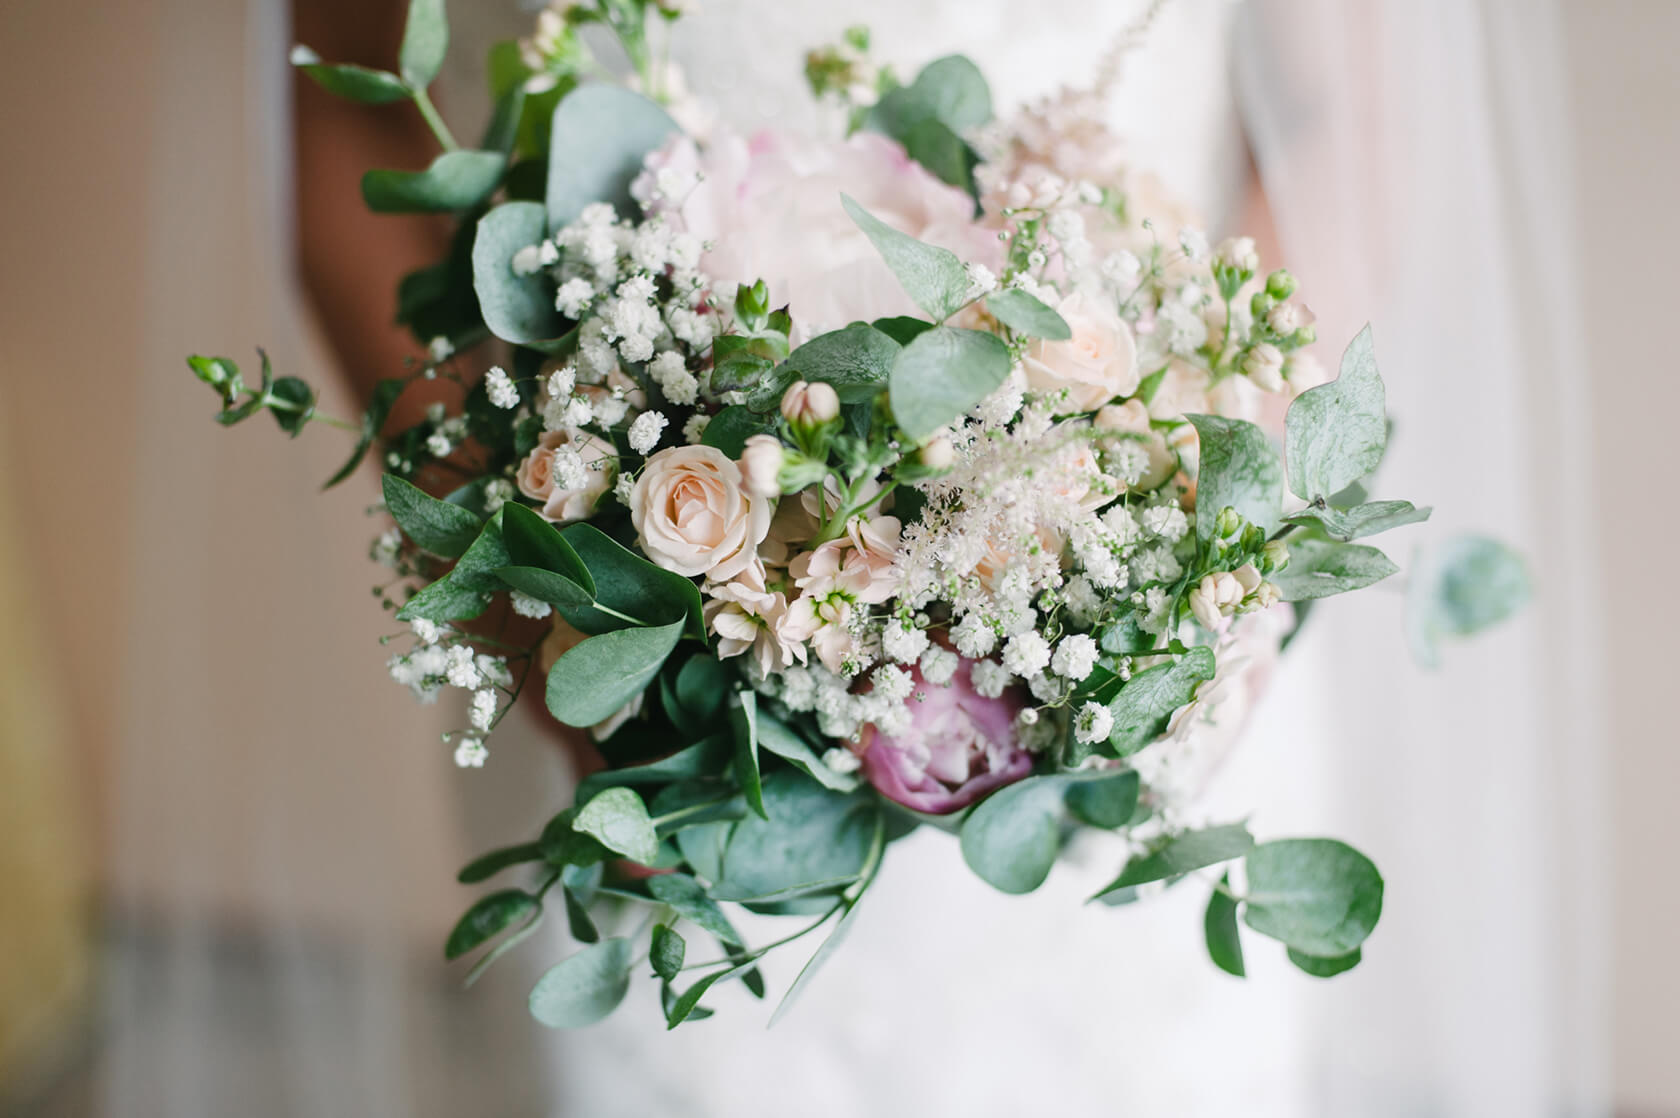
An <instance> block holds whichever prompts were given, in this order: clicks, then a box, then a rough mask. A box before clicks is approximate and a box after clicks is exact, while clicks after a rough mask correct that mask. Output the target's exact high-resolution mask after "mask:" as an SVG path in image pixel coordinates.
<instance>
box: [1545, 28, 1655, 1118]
mask: <svg viewBox="0 0 1680 1118" xmlns="http://www.w3.org/2000/svg"><path fill="white" fill-rule="evenodd" d="M1567 8H1568V13H1569V20H1568V23H1569V30H1570V41H1569V48H1570V51H1571V53H1572V58H1571V71H1572V80H1573V84H1574V92H1575V98H1576V101H1575V121H1574V132H1575V152H1576V158H1577V164H1576V168H1575V172H1576V175H1577V179H1578V183H1579V213H1578V214H1577V215H1576V218H1577V220H1576V229H1577V235H1578V237H1579V240H1580V245H1581V250H1582V260H1583V273H1584V274H1583V275H1582V276H1581V277H1580V283H1579V284H1578V287H1579V289H1580V291H1581V297H1582V307H1583V310H1584V312H1585V314H1586V321H1587V339H1588V342H1589V345H1590V347H1591V348H1590V354H1591V358H1592V365H1591V367H1590V368H1589V369H1584V370H1582V373H1583V375H1585V376H1590V377H1592V378H1593V380H1594V382H1595V384H1596V385H1599V386H1602V387H1600V389H1599V391H1598V392H1596V393H1595V400H1596V403H1597V407H1598V410H1597V413H1596V415H1595V426H1596V436H1597V443H1598V445H1599V446H1600V447H1602V448H1604V451H1605V453H1608V454H1613V455H1615V458H1616V461H1615V462H1614V463H1613V464H1610V465H1607V466H1606V467H1605V471H1606V473H1607V474H1608V475H1609V476H1615V477H1623V478H1627V479H1629V482H1630V483H1629V484H1627V485H1623V486H1618V487H1615V488H1613V489H1610V490H1609V491H1607V492H1605V493H1602V494H1600V495H1599V503H1598V506H1597V507H1596V508H1595V509H1592V510H1591V514H1592V516H1591V519H1590V520H1582V519H1580V518H1579V517H1578V516H1576V515H1574V514H1573V513H1572V511H1570V510H1563V511H1562V513H1561V515H1560V517H1559V524H1558V527H1559V530H1561V531H1570V530H1583V529H1586V528H1588V527H1589V526H1591V527H1595V528H1596V529H1597V531H1598V532H1599V533H1600V535H1601V538H1602V539H1603V540H1604V541H1605V542H1604V553H1605V556H1606V564H1605V572H1606V574H1607V575H1608V576H1609V580H1610V582H1609V587H1608V593H1607V600H1606V602H1605V605H1604V609H1605V615H1606V618H1607V621H1608V626H1607V628H1608V635H1609V639H1610V645H1611V660H1612V663H1611V671H1610V675H1609V678H1610V687H1611V691H1610V695H1609V699H1610V710H1611V711H1612V715H1611V727H1610V740H1611V741H1612V742H1613V747H1614V750H1615V753H1614V756H1613V758H1612V787H1613V797H1614V802H1613V807H1612V813H1611V817H1612V819H1613V820H1614V842H1615V847H1616V865H1615V870H1614V882H1615V890H1616V897H1617V899H1616V909H1615V929H1616V939H1615V952H1616V958H1615V967H1614V974H1615V979H1614V982H1615V985H1614V990H1613V992H1612V996H1613V1000H1614V1005H1615V1022H1616V1040H1615V1077H1616V1086H1617V1091H1618V1096H1619V1098H1620V1100H1621V1101H1622V1103H1623V1104H1624V1105H1625V1106H1626V1107H1627V1109H1628V1112H1629V1113H1630V1114H1652V1115H1667V1114H1680V1064H1677V1062H1676V1059H1675V1055H1676V1050H1677V1048H1680V971H1677V970H1676V968H1675V967H1674V965H1673V956H1674V948H1675V942H1676V936H1677V933H1676V929H1677V928H1680V892H1677V891H1676V889H1675V873H1674V859H1675V855H1676V854H1677V853H1680V812H1677V811H1676V810H1675V804H1674V790H1675V789H1676V788H1677V787H1680V727H1677V723H1676V713H1675V711H1676V708H1675V704H1674V684H1673V673H1674V668H1675V666H1676V663H1677V662H1680V660H1677V657H1676V654H1675V651H1674V648H1675V646H1674V638H1673V635H1672V634H1671V633H1669V632H1668V631H1667V630H1668V629H1671V628H1672V627H1673V625H1674V623H1675V620H1676V616H1675V612H1674V609H1673V606H1672V603H1664V604H1662V605H1655V603H1653V602H1652V600H1651V599H1650V598H1649V597H1648V596H1647V595H1648V591H1647V590H1646V588H1645V586H1644V585H1643V580H1642V579H1641V578H1640V577H1639V576H1638V575H1637V574H1636V573H1635V571H1633V570H1630V569H1629V568H1628V567H1627V565H1626V563H1625V562H1623V561H1621V560H1620V550H1621V549H1622V548H1637V549H1638V554H1639V555H1640V556H1641V557H1642V559H1641V560H1640V561H1641V562H1645V563H1649V562H1653V561H1654V562H1656V563H1658V564H1666V563H1668V562H1670V561H1671V560H1672V557H1673V556H1674V555H1675V554H1677V553H1680V516H1676V515H1675V514H1674V511H1673V508H1672V504H1673V502H1672V497H1671V494H1672V489H1673V483H1674V477H1675V474H1676V472H1677V471H1680V449H1677V448H1680V436H1677V430H1680V426H1677V425H1680V375H1676V360H1675V356H1674V337H1675V332H1674V320H1675V293H1674V287H1673V280H1672V278H1671V276H1670V261H1672V260H1674V259H1675V258H1676V254H1677V253H1680V195H1677V193H1676V187H1675V184H1676V183H1677V182H1680V65H1676V63H1675V54H1674V51H1675V44H1676V43H1680V4H1674V3H1671V2H1669V0H1615V2H1613V3H1602V2H1596V0H1574V2H1573V3H1570V4H1568V5H1567ZM1560 887H1564V888H1567V883H1560Z"/></svg>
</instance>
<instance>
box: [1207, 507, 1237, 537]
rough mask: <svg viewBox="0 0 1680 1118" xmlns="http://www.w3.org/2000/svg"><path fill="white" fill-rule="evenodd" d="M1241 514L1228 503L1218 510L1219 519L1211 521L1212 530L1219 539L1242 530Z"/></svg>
mask: <svg viewBox="0 0 1680 1118" xmlns="http://www.w3.org/2000/svg"><path fill="white" fill-rule="evenodd" d="M1242 526H1243V518H1242V514H1241V513H1239V512H1237V510H1236V509H1234V508H1232V507H1231V506H1230V505H1226V506H1225V507H1224V508H1222V509H1220V510H1219V519H1218V520H1216V521H1214V522H1213V528H1214V532H1215V533H1216V534H1217V535H1218V536H1219V538H1220V539H1229V538H1230V537H1232V536H1234V535H1236V534H1237V533H1238V532H1240V531H1241V530H1242Z"/></svg>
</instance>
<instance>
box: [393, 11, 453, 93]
mask: <svg viewBox="0 0 1680 1118" xmlns="http://www.w3.org/2000/svg"><path fill="white" fill-rule="evenodd" d="M448 52H449V21H448V20H447V19H446V18H445V17H444V12H443V0H408V23H407V24H406V25H405V26H404V27H403V39H402V49H401V50H400V51H399V52H398V54H397V63H398V65H397V69H399V70H401V71H402V76H403V80H404V81H406V82H408V84H409V85H411V86H413V87H414V88H416V89H424V88H425V87H426V86H428V85H430V84H431V83H432V79H433V78H435V77H437V75H438V70H439V69H441V68H442V66H443V56H444V55H445V54H447V53H448Z"/></svg>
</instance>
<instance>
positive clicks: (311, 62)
mask: <svg viewBox="0 0 1680 1118" xmlns="http://www.w3.org/2000/svg"><path fill="white" fill-rule="evenodd" d="M292 65H293V66H296V67H297V68H298V69H299V70H302V71H303V72H304V73H305V74H308V75H309V76H310V78H311V79H313V80H314V82H315V84H316V85H319V86H320V87H321V88H322V89H324V90H326V91H327V92H328V93H331V94H332V95H333V96H335V97H342V98H344V99H345V100H346V101H357V102H360V103H361V104H363V105H388V104H390V103H392V102H393V101H404V100H407V98H408V96H409V93H408V87H407V86H406V85H404V84H403V82H402V79H401V78H399V77H397V75H395V74H388V73H386V72H385V71H384V70H369V69H368V68H367V67H366V66H351V65H333V64H331V63H327V62H322V61H321V56H320V55H318V54H316V53H315V52H314V51H312V50H310V49H309V48H308V47H304V46H297V47H293V48H292Z"/></svg>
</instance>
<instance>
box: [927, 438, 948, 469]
mask: <svg viewBox="0 0 1680 1118" xmlns="http://www.w3.org/2000/svg"><path fill="white" fill-rule="evenodd" d="M921 459H922V465H924V466H926V467H927V468H928V469H930V470H948V469H950V468H951V466H952V465H953V464H955V462H956V460H957V448H956V447H954V446H952V445H951V440H950V439H948V438H946V437H945V436H944V435H940V436H939V437H938V438H937V439H933V440H931V441H930V442H929V443H928V444H927V445H926V446H924V447H922V453H921Z"/></svg>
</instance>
